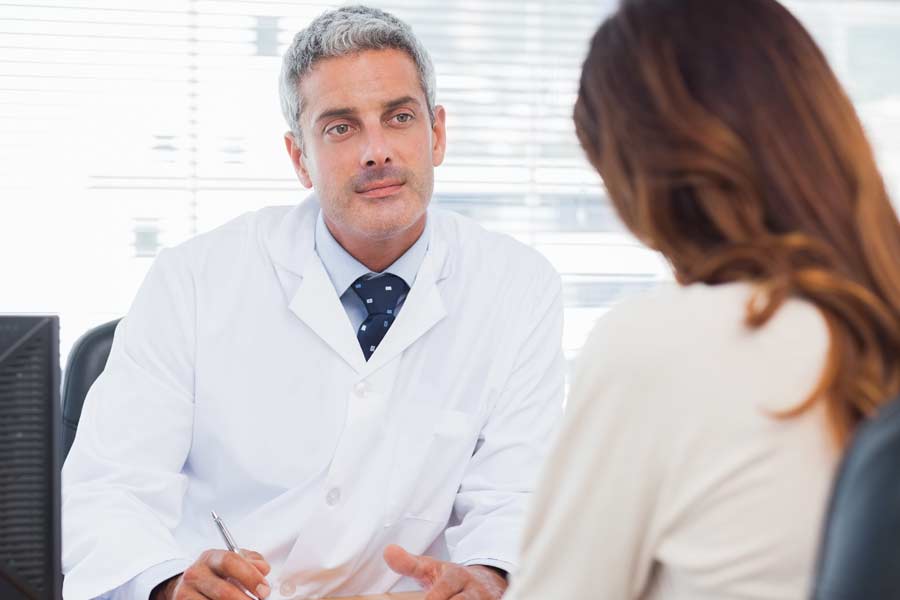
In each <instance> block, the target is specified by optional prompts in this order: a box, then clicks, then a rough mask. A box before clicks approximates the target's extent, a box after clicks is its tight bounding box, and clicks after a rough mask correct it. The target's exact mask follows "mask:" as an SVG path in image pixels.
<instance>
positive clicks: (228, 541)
mask: <svg viewBox="0 0 900 600" xmlns="http://www.w3.org/2000/svg"><path fill="white" fill-rule="evenodd" d="M211 512H212V518H213V521H214V522H215V524H216V527H217V528H218V529H219V533H220V534H222V539H223V540H225V545H226V546H227V547H228V550H229V551H230V552H234V553H236V554H240V550H239V549H238V545H237V542H235V541H234V538H233V537H231V532H230V531H228V528H227V527H225V521H223V520H222V517H220V516H219V515H217V514H216V511H211ZM235 583H236V582H235ZM238 587H241V586H240V585H239V586H238ZM244 593H245V594H247V595H248V596H250V597H251V598H253V600H256V596H254V595H253V594H251V593H250V592H248V591H246V590H244Z"/></svg>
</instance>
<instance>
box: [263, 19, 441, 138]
mask: <svg viewBox="0 0 900 600" xmlns="http://www.w3.org/2000/svg"><path fill="white" fill-rule="evenodd" d="M385 48H393V49H396V50H402V51H404V52H406V53H407V54H409V56H410V58H412V60H413V62H414V63H415V64H416V70H417V71H418V72H419V83H420V84H421V86H422V91H423V92H425V99H426V101H427V103H428V115H429V116H430V117H431V121H432V123H434V85H435V83H434V80H435V78H434V67H433V66H432V64H431V58H429V56H428V51H427V50H425V46H423V45H422V42H420V41H419V40H418V38H416V36H415V34H414V33H413V31H412V28H411V27H410V26H409V25H407V24H406V23H404V22H403V21H401V20H400V19H398V18H397V17H395V16H394V15H392V14H390V13H387V12H385V11H383V10H379V9H377V8H369V7H367V6H345V7H343V8H339V9H337V10H333V11H329V12H326V13H324V14H322V15H320V16H319V17H317V18H316V19H315V20H314V21H313V22H312V23H310V24H309V26H308V27H307V28H306V29H303V30H301V31H300V32H298V33H297V35H295V36H294V41H293V42H292V43H291V46H290V48H288V49H287V52H285V53H284V59H283V60H282V63H281V77H280V79H279V82H278V88H279V92H280V95H281V112H282V113H283V114H284V118H285V120H286V121H287V123H288V126H289V127H290V128H291V132H292V133H293V134H294V137H295V139H296V140H297V142H298V143H300V144H302V139H301V135H300V113H301V111H302V110H303V99H302V98H301V97H300V82H301V80H302V79H303V77H304V76H305V75H306V74H307V73H309V71H310V70H311V69H312V68H313V66H314V65H315V63H316V62H317V61H319V60H321V59H323V58H334V57H339V56H347V55H350V54H356V53H358V52H362V51H364V50H383V49H385Z"/></svg>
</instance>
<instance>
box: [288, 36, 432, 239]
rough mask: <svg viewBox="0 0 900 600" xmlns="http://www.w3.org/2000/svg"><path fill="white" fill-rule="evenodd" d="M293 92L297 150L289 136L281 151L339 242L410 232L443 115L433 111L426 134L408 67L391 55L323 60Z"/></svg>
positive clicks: (420, 215)
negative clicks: (298, 107) (297, 98)
mask: <svg viewBox="0 0 900 600" xmlns="http://www.w3.org/2000/svg"><path fill="white" fill-rule="evenodd" d="M300 92H301V96H302V97H303V100H304V105H303V112H302V114H301V115H300V127H301V130H302V134H303V144H302V148H301V147H300V145H299V144H297V143H296V141H295V140H293V138H292V136H291V135H290V134H288V135H286V136H285V142H286V145H287V148H288V152H289V154H290V155H291V158H292V160H293V162H294V167H295V169H296V171H297V175H298V177H299V178H300V181H301V182H302V183H303V185H304V186H305V187H307V188H309V187H315V190H316V193H317V195H318V197H319V202H320V203H321V206H322V212H323V214H324V217H325V220H326V222H327V223H328V225H329V228H330V229H331V230H332V233H334V234H335V237H336V238H337V239H338V241H339V242H342V243H343V242H345V241H351V242H354V243H365V242H366V241H369V240H371V241H377V240H388V239H392V238H398V237H401V236H403V234H404V233H408V232H409V231H411V230H416V229H418V227H417V226H420V225H421V224H423V223H424V219H425V210H426V208H427V207H428V202H429V201H430V199H431V193H432V190H433V188H434V167H436V166H438V165H440V164H441V162H442V161H443V159H444V144H445V140H446V137H445V129H444V109H443V108H442V107H440V106H438V107H435V123H434V125H433V126H432V124H431V120H430V118H429V115H428V104H427V102H426V99H425V93H424V91H423V90H422V87H421V85H420V83H419V75H418V72H417V71H416V66H415V63H414V62H413V60H412V59H411V58H410V57H409V56H408V55H407V54H406V53H405V52H402V51H400V50H393V49H387V50H370V51H364V52H361V53H359V54H354V55H350V56H343V57H339V58H328V59H324V60H321V61H319V62H318V63H316V64H315V66H314V67H313V69H312V70H311V71H310V72H309V73H308V74H307V75H306V77H305V78H304V79H303V81H302V82H301V84H300ZM342 238H343V239H342Z"/></svg>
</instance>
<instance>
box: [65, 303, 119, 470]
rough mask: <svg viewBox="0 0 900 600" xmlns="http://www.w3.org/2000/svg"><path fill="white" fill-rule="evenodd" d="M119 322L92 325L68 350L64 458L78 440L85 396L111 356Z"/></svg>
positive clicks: (117, 320)
mask: <svg viewBox="0 0 900 600" xmlns="http://www.w3.org/2000/svg"><path fill="white" fill-rule="evenodd" d="M118 323H119V319H116V320H115V321H110V322H109V323H104V324H103V325H100V326H98V327H95V328H94V329H91V330H90V331H88V332H87V333H85V334H84V335H83V336H81V337H80V338H78V341H77V342H75V345H74V346H72V350H71V351H70V352H69V360H68V362H66V375H65V379H64V382H63V391H62V403H63V407H62V422H63V427H62V438H63V439H62V453H63V455H62V459H63V460H65V458H66V456H68V455H69V449H70V448H71V447H72V442H74V441H75V431H76V430H77V429H78V419H79V418H80V417H81V407H82V406H83V405H84V398H85V396H87V393H88V390H89V389H91V385H93V383H94V380H95V379H97V376H99V375H100V373H102V372H103V369H104V368H105V367H106V359H107V358H108V357H109V350H110V348H111V347H112V342H113V334H115V332H116V325H118Z"/></svg>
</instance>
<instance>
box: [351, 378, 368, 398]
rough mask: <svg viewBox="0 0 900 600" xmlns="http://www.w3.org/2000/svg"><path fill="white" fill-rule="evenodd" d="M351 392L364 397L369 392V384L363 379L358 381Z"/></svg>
mask: <svg viewBox="0 0 900 600" xmlns="http://www.w3.org/2000/svg"><path fill="white" fill-rule="evenodd" d="M353 393H354V394H356V395H357V396H358V397H360V398H365V397H366V396H367V395H368V394H369V384H368V383H366V382H365V381H360V382H359V383H357V384H356V386H354V388H353Z"/></svg>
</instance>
